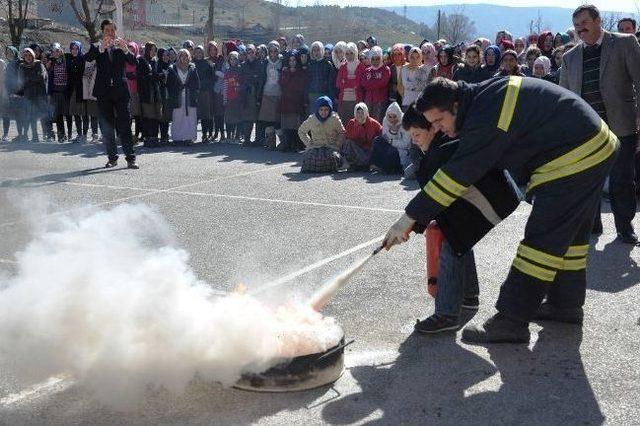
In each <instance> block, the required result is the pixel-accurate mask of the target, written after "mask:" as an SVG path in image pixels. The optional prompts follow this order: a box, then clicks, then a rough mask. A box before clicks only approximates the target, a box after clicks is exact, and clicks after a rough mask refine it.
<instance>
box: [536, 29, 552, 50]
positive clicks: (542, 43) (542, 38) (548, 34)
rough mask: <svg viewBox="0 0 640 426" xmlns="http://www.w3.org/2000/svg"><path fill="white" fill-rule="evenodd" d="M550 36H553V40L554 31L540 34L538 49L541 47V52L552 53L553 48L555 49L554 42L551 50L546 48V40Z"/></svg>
mask: <svg viewBox="0 0 640 426" xmlns="http://www.w3.org/2000/svg"><path fill="white" fill-rule="evenodd" d="M548 37H551V40H553V33H552V32H551V31H544V32H542V33H540V35H539V36H538V49H540V51H541V52H545V53H550V52H551V50H553V43H552V46H551V49H550V50H547V49H545V48H544V42H545V40H546V39H547V38H548Z"/></svg>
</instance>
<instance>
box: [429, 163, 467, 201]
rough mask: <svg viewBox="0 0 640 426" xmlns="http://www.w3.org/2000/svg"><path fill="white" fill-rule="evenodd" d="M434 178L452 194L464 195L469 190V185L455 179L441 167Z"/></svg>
mask: <svg viewBox="0 0 640 426" xmlns="http://www.w3.org/2000/svg"><path fill="white" fill-rule="evenodd" d="M433 180H434V181H436V182H437V183H438V185H440V186H441V187H442V188H444V189H445V190H446V191H447V192H450V193H451V194H452V195H455V196H456V197H462V195H464V193H465V192H467V189H468V188H467V187H466V186H464V185H462V184H460V183H458V182H456V181H455V180H453V179H452V178H451V177H450V176H449V175H448V174H447V173H446V172H445V171H444V170H442V169H439V170H438V171H437V172H436V174H435V175H433Z"/></svg>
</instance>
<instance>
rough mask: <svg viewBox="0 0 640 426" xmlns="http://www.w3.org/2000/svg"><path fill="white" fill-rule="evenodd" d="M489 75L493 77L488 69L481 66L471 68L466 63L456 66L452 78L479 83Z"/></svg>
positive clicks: (488, 77)
mask: <svg viewBox="0 0 640 426" xmlns="http://www.w3.org/2000/svg"><path fill="white" fill-rule="evenodd" d="M491 77H493V76H492V75H491V73H489V71H488V70H487V69H486V68H484V67H482V66H478V67H475V68H471V67H470V66H468V65H464V66H461V67H458V69H456V72H455V73H454V74H453V79H454V80H456V81H458V80H462V81H466V82H467V83H480V82H483V81H485V80H488V79H490V78H491Z"/></svg>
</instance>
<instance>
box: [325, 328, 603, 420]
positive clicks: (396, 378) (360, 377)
mask: <svg viewBox="0 0 640 426" xmlns="http://www.w3.org/2000/svg"><path fill="white" fill-rule="evenodd" d="M552 327H553V328H550V329H545V330H542V331H541V332H540V334H539V337H538V341H537V342H536V343H535V345H534V347H533V349H532V350H529V349H528V347H526V346H522V345H492V346H489V347H488V352H489V355H490V357H491V360H492V361H493V363H494V364H491V363H490V362H488V361H486V360H484V359H483V358H482V357H480V356H478V355H476V354H475V353H473V352H471V351H469V350H467V349H465V348H464V347H462V346H460V345H459V344H458V343H457V342H456V340H455V336H454V335H453V334H451V335H447V336H444V335H443V336H436V337H422V336H417V335H411V336H410V337H409V338H408V339H407V340H406V341H405V342H404V343H403V344H402V345H401V347H400V351H399V352H400V355H399V357H398V358H397V360H396V361H395V362H394V363H392V364H390V365H381V366H362V367H355V368H352V369H351V370H350V372H351V374H352V375H353V377H354V379H355V380H356V381H357V382H358V385H359V386H360V388H361V389H362V390H361V392H359V393H355V394H350V395H348V396H345V397H343V398H341V399H338V400H336V401H334V402H332V403H330V404H328V405H326V406H325V408H324V410H323V418H324V420H325V421H326V422H329V423H332V424H351V423H354V422H358V421H362V420H364V419H367V418H368V417H369V416H370V415H372V414H374V413H375V417H380V416H382V417H381V418H379V419H378V420H376V421H375V422H374V423H379V424H453V425H460V424H565V423H570V424H591V425H593V424H601V423H602V422H603V420H604V417H603V415H602V413H601V411H600V408H599V406H598V403H597V401H596V399H595V396H594V394H593V391H592V389H591V385H590V384H589V381H588V379H587V377H586V375H585V371H584V367H583V365H582V360H581V356H580V351H579V348H580V343H581V341H582V332H581V330H580V329H579V328H577V327H571V326H559V327H557V326H555V325H554V326H552ZM496 373H498V374H496Z"/></svg>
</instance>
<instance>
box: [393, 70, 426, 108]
mask: <svg viewBox="0 0 640 426" xmlns="http://www.w3.org/2000/svg"><path fill="white" fill-rule="evenodd" d="M428 81H429V67H428V66H427V65H420V66H418V67H416V68H409V65H405V66H404V67H403V68H402V72H401V74H400V82H399V87H400V90H401V92H402V93H401V94H402V105H403V106H408V105H411V104H412V103H413V102H415V101H416V99H418V96H420V93H422V90H423V89H424V88H425V87H426V86H427V82H428Z"/></svg>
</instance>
